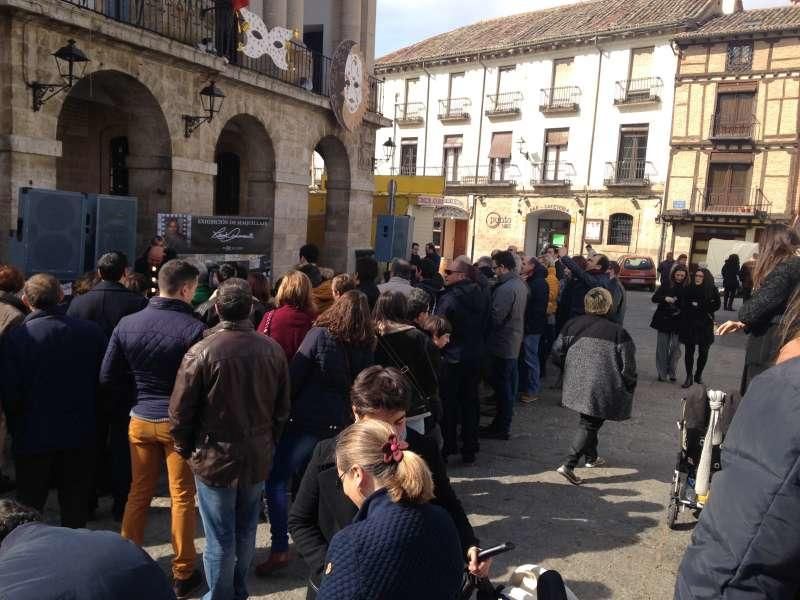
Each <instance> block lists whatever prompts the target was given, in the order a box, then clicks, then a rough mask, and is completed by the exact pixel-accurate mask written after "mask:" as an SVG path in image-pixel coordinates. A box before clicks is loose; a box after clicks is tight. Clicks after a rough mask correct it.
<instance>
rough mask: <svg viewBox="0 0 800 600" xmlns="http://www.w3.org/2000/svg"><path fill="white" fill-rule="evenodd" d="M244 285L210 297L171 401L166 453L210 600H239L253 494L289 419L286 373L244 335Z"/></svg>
mask: <svg viewBox="0 0 800 600" xmlns="http://www.w3.org/2000/svg"><path fill="white" fill-rule="evenodd" d="M252 306H253V296H252V294H251V292H250V286H249V285H248V284H247V282H246V281H244V280H242V279H238V278H231V279H228V280H226V281H225V282H224V283H223V284H222V285H221V286H220V287H219V289H218V290H217V295H216V299H215V310H216V311H217V312H218V313H219V316H220V324H219V325H217V326H216V327H214V328H213V329H210V330H208V331H207V332H206V336H205V339H203V340H202V341H200V342H198V343H197V344H195V345H194V346H192V348H191V349H190V350H189V351H188V352H187V353H186V356H185V357H184V359H183V362H182V364H181V367H180V370H179V371H178V376H177V377H176V380H175V387H174V388H173V391H172V397H171V398H170V406H169V415H170V423H171V425H172V430H171V431H172V437H173V439H174V441H175V448H176V450H177V451H178V453H180V454H181V455H182V456H184V457H186V458H187V459H188V461H189V466H190V467H191V469H192V471H193V472H194V475H195V479H196V482H197V497H198V501H199V505H200V516H201V517H202V519H203V529H204V530H205V533H206V550H205V552H204V554H203V564H204V566H205V571H206V581H207V582H208V586H209V588H210V592H209V597H211V598H233V597H234V596H235V597H237V598H246V597H247V589H246V584H245V578H246V575H247V570H248V568H249V567H250V562H251V561H252V559H253V555H254V553H255V540H256V527H257V526H258V513H259V509H260V505H261V502H260V500H261V491H262V490H263V489H264V481H265V480H266V479H267V476H268V475H269V471H270V468H271V467H272V455H273V450H274V448H275V443H276V441H277V439H278V438H279V436H280V433H281V430H282V428H283V425H284V424H285V423H286V420H287V419H288V416H289V369H288V365H287V362H286V356H285V353H284V351H283V349H282V348H281V347H280V345H279V344H278V343H277V342H276V341H275V340H273V339H271V338H269V337H267V336H264V335H260V334H258V333H257V332H256V331H255V330H254V329H253V324H252V322H251V320H250V312H251V310H252Z"/></svg>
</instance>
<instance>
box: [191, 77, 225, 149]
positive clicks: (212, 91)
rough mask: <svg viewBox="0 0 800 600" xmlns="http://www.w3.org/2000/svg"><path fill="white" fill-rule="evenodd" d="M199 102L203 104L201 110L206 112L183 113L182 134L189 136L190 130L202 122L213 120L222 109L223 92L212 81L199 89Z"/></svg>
mask: <svg viewBox="0 0 800 600" xmlns="http://www.w3.org/2000/svg"><path fill="white" fill-rule="evenodd" d="M200 102H201V103H202V105H203V111H204V112H205V113H206V114H205V115H203V116H193V115H183V121H184V123H185V127H184V132H183V135H184V136H185V137H187V138H188V137H191V136H192V132H193V131H194V130H195V129H197V128H198V127H200V125H202V124H203V123H210V122H211V121H213V120H214V115H216V114H217V113H218V112H219V111H220V110H221V109H222V103H223V102H225V94H223V93H222V90H220V89H219V88H218V87H217V86H216V85H215V83H214V82H213V81H211V82H209V84H208V85H207V86H206V87H204V88H203V89H202V90H200Z"/></svg>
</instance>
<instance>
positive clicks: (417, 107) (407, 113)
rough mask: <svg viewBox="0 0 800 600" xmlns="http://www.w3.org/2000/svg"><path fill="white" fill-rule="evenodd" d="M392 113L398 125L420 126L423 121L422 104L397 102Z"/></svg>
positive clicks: (423, 109) (423, 104)
mask: <svg viewBox="0 0 800 600" xmlns="http://www.w3.org/2000/svg"><path fill="white" fill-rule="evenodd" d="M394 111H395V112H394V115H395V117H394V118H395V121H397V124H398V125H421V124H422V123H423V122H424V121H425V103H424V102H405V103H404V102H398V103H397V104H396V105H395V107H394Z"/></svg>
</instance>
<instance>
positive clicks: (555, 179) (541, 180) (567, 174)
mask: <svg viewBox="0 0 800 600" xmlns="http://www.w3.org/2000/svg"><path fill="white" fill-rule="evenodd" d="M574 176H575V166H574V165H573V164H572V163H571V162H565V161H563V160H560V161H555V160H548V161H547V162H541V163H535V164H534V165H533V179H531V185H532V186H547V185H549V186H562V185H563V186H565V185H570V183H572V177H574Z"/></svg>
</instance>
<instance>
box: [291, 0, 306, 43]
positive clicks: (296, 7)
mask: <svg viewBox="0 0 800 600" xmlns="http://www.w3.org/2000/svg"><path fill="white" fill-rule="evenodd" d="M304 10H305V3H304V2H303V0H289V6H288V7H287V27H288V28H289V29H291V30H292V31H296V32H297V34H298V36H299V38H298V42H300V43H302V41H303V15H304Z"/></svg>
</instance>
